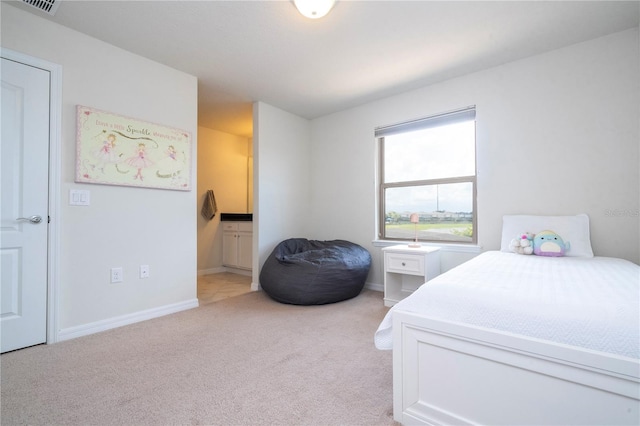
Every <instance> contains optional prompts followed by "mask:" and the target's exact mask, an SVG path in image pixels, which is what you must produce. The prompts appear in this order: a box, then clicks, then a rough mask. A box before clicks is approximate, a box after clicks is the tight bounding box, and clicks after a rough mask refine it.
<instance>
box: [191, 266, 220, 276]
mask: <svg viewBox="0 0 640 426" xmlns="http://www.w3.org/2000/svg"><path fill="white" fill-rule="evenodd" d="M226 271H227V268H225V267H224V266H219V267H217V268H210V269H199V270H198V275H199V276H200V275H209V274H219V273H220V272H226Z"/></svg>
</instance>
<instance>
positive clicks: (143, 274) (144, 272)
mask: <svg viewBox="0 0 640 426" xmlns="http://www.w3.org/2000/svg"><path fill="white" fill-rule="evenodd" d="M140 278H149V265H140Z"/></svg>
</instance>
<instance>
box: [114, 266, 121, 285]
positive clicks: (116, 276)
mask: <svg viewBox="0 0 640 426" xmlns="http://www.w3.org/2000/svg"><path fill="white" fill-rule="evenodd" d="M111 282H112V283H121V282H122V268H111Z"/></svg>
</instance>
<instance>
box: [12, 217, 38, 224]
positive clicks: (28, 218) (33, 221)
mask: <svg viewBox="0 0 640 426" xmlns="http://www.w3.org/2000/svg"><path fill="white" fill-rule="evenodd" d="M16 220H25V221H29V222H31V223H40V222H42V217H40V216H37V215H33V216H31V217H19V218H17V219H16Z"/></svg>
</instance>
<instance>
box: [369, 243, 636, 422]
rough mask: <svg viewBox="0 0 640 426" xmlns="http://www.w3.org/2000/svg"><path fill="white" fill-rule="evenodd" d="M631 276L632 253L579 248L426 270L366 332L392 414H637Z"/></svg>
mask: <svg viewBox="0 0 640 426" xmlns="http://www.w3.org/2000/svg"><path fill="white" fill-rule="evenodd" d="M589 249H590V247H589ZM578 253H579V251H578V250H576V251H575V254H578ZM639 286H640V267H639V266H638V265H635V264H633V263H631V262H628V261H625V260H622V259H614V258H605V257H591V256H589V255H588V253H587V255H585V256H581V255H576V256H573V257H557V258H556V257H543V256H535V255H531V256H525V255H518V254H514V253H505V252H498V251H495V252H486V253H483V254H481V255H480V256H478V257H476V258H474V259H472V260H471V261H469V262H467V263H465V264H463V265H460V266H459V267H457V268H455V269H453V270H450V271H448V272H447V273H445V274H443V275H441V276H439V277H437V278H435V279H434V280H431V281H429V282H428V283H427V284H424V285H422V286H421V287H420V288H419V289H418V290H417V291H416V292H414V293H413V294H412V295H411V296H410V297H408V298H406V299H404V300H402V301H400V302H399V303H398V304H396V305H395V306H394V307H393V308H392V309H390V311H389V312H388V314H387V316H386V317H385V318H384V320H383V321H382V323H381V324H380V327H379V328H378V330H377V332H376V334H375V339H374V340H375V344H376V347H378V348H379V349H393V375H394V379H393V380H394V384H393V387H394V389H393V394H394V419H395V420H396V421H398V422H400V423H403V424H488V425H498V424H503V425H519V424H531V425H548V424H558V425H567V424H574V425H586V424H593V425H614V424H631V425H638V424H640V363H639V358H640V331H639V329H640V309H639V304H640V292H639Z"/></svg>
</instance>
